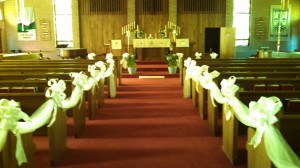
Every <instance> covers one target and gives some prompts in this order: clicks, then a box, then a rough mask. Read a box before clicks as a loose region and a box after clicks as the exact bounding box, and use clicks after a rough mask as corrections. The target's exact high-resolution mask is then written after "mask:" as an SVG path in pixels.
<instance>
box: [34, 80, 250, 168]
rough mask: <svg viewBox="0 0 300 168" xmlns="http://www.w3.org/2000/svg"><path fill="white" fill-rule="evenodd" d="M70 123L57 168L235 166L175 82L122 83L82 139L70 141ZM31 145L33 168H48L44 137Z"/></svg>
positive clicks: (145, 81)
mask: <svg viewBox="0 0 300 168" xmlns="http://www.w3.org/2000/svg"><path fill="white" fill-rule="evenodd" d="M70 121H71V120H70ZM69 124H70V126H69V128H68V129H69V138H68V151H67V153H66V155H65V157H64V159H63V161H62V162H61V163H59V165H58V166H57V167H65V168H93V167H100V168H227V167H228V168H230V167H233V166H232V165H231V164H230V163H229V161H228V160H227V158H226V157H225V154H224V153H223V152H222V149H221V141H222V139H221V137H213V136H212V135H211V134H210V132H209V129H208V124H207V121H203V120H201V119H200V118H199V116H198V114H197V110H196V108H194V107H193V105H192V102H191V99H184V98H183V93H182V86H181V85H180V82H179V78H174V77H173V78H165V79H137V78H124V79H123V85H121V86H119V87H118V91H117V98H115V99H108V98H107V99H106V100H105V105H104V107H102V108H101V109H99V113H98V114H97V117H96V119H95V120H88V119H87V126H86V130H85V132H84V135H83V136H82V137H81V138H77V139H75V138H73V136H72V126H71V122H70V123H69ZM35 140H36V143H37V152H36V155H35V160H36V163H35V164H36V165H35V167H49V156H48V153H47V141H46V139H45V137H44V138H35ZM236 167H239V168H245V167H247V166H246V163H244V162H243V163H241V164H240V165H239V166H236Z"/></svg>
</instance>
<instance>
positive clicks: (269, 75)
mask: <svg viewBox="0 0 300 168" xmlns="http://www.w3.org/2000/svg"><path fill="white" fill-rule="evenodd" d="M230 76H236V78H237V80H236V84H237V85H239V86H240V87H241V88H245V89H246V90H247V89H249V88H250V87H251V85H252V87H253V85H254V84H274V83H277V84H293V85H294V86H296V87H297V88H296V89H299V88H300V87H299V76H300V73H299V72H290V73H289V72H222V73H221V74H220V76H219V77H218V78H216V80H215V82H216V84H220V82H221V80H223V79H228V78H229V77H230ZM192 93H193V94H195V95H197V97H196V96H194V98H195V100H194V101H197V104H198V112H199V115H200V117H201V119H206V118H207V102H208V101H207V100H210V99H209V98H207V95H208V94H207V90H206V89H204V88H203V87H202V86H201V85H199V86H198V92H197V93H196V89H195V88H192ZM196 98H197V99H196Z"/></svg>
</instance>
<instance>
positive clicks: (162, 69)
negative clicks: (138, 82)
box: [122, 60, 179, 78]
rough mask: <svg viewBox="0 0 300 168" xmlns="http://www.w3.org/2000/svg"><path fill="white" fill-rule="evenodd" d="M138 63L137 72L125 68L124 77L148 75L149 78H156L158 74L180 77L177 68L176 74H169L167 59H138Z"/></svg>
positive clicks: (167, 76)
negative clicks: (131, 72) (132, 72)
mask: <svg viewBox="0 0 300 168" xmlns="http://www.w3.org/2000/svg"><path fill="white" fill-rule="evenodd" d="M136 63H137V71H136V74H128V71H127V69H123V73H122V77H123V78H140V76H148V77H149V78H150V77H152V78H155V77H157V76H163V77H164V78H179V69H177V73H176V74H169V72H168V66H167V63H166V62H165V61H161V60H151V61H137V62H136ZM142 78H143V77H142Z"/></svg>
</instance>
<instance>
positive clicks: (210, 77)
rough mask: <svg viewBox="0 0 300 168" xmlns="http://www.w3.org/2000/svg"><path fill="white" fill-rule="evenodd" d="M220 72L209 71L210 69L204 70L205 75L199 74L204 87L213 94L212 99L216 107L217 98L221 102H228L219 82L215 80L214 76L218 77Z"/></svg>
mask: <svg viewBox="0 0 300 168" xmlns="http://www.w3.org/2000/svg"><path fill="white" fill-rule="evenodd" d="M219 75H220V73H219V72H218V71H213V72H211V73H209V72H208V71H205V72H203V76H199V81H200V83H201V85H202V87H203V88H205V89H208V90H210V95H211V101H212V104H213V105H214V106H215V107H216V106H217V105H216V104H215V101H214V100H216V101H217V102H218V103H220V104H224V103H226V102H227V98H226V97H224V96H223V95H222V93H221V91H220V89H219V87H218V86H217V84H216V83H215V82H214V78H216V77H218V76H219Z"/></svg>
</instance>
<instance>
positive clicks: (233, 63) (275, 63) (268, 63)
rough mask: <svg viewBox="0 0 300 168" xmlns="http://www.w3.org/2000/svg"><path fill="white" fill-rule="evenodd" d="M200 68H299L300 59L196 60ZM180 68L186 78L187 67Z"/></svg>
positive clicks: (181, 73)
mask: <svg viewBox="0 0 300 168" xmlns="http://www.w3.org/2000/svg"><path fill="white" fill-rule="evenodd" d="M195 61H196V63H197V65H198V66H202V65H207V66H210V68H213V67H240V66H243V67H244V66H248V67H259V66H260V67H281V66H285V67H287V66H290V67H291V66H293V67H295V66H299V62H300V59H298V58H267V59H253V58H233V59H230V58H229V59H197V60H195ZM181 66H182V67H181V68H180V70H182V71H180V72H179V73H180V75H182V76H183V78H182V79H184V78H185V75H184V73H183V72H184V71H185V67H183V64H182V65H181Z"/></svg>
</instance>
